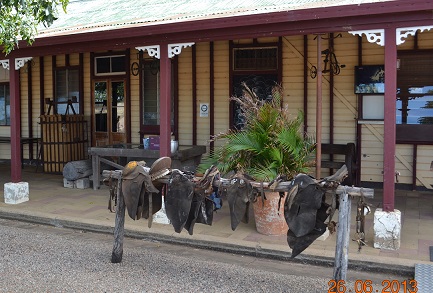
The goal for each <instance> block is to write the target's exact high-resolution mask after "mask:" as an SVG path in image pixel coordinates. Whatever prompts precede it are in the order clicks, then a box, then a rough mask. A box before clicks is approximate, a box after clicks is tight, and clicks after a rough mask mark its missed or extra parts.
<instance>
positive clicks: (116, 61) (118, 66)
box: [111, 56, 126, 72]
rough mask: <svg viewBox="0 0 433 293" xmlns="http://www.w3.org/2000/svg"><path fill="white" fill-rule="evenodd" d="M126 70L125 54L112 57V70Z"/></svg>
mask: <svg viewBox="0 0 433 293" xmlns="http://www.w3.org/2000/svg"><path fill="white" fill-rule="evenodd" d="M125 71H126V70H125V56H116V57H111V72H125Z"/></svg>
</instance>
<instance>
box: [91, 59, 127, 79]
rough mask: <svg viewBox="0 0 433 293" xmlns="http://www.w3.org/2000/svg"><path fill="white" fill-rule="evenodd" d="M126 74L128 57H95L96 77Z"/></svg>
mask: <svg viewBox="0 0 433 293" xmlns="http://www.w3.org/2000/svg"><path fill="white" fill-rule="evenodd" d="M121 74H126V56H125V55H112V56H99V57H95V75H96V76H104V75H121Z"/></svg>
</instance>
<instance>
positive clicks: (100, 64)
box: [96, 57, 110, 73]
mask: <svg viewBox="0 0 433 293" xmlns="http://www.w3.org/2000/svg"><path fill="white" fill-rule="evenodd" d="M96 73H110V58H108V57H97V58H96Z"/></svg>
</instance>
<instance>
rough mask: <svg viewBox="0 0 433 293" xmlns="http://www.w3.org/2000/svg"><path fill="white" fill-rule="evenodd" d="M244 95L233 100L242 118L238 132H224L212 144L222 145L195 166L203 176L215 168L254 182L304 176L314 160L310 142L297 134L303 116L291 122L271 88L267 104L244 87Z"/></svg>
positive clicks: (280, 93) (277, 89) (279, 91)
mask: <svg viewBox="0 0 433 293" xmlns="http://www.w3.org/2000/svg"><path fill="white" fill-rule="evenodd" d="M244 87H245V90H244V95H243V96H242V97H234V98H232V100H235V101H236V102H237V103H238V104H239V105H240V108H241V109H242V111H243V114H244V117H245V118H246V123H245V127H244V128H243V129H242V130H240V131H233V130H228V131H227V132H226V133H223V134H220V135H218V136H216V137H215V138H214V140H219V141H223V142H224V143H223V144H222V145H221V146H220V147H217V148H216V149H215V151H214V153H212V155H210V156H208V157H206V158H204V160H203V161H202V164H201V165H200V166H199V171H201V172H203V171H204V170H206V169H207V168H209V167H210V165H216V166H217V167H218V169H219V170H220V171H221V172H222V173H227V172H230V171H235V172H237V171H239V172H243V173H246V174H248V175H250V176H252V177H253V178H254V179H256V180H261V181H270V180H272V179H274V178H276V177H277V176H278V175H286V176H287V177H288V178H291V177H293V176H295V175H296V174H297V173H301V172H302V173H306V172H307V171H308V167H309V166H310V165H312V160H313V159H314V158H313V156H312V154H313V153H314V150H315V143H314V140H313V139H312V138H310V137H308V136H304V134H303V133H302V132H301V131H300V129H301V126H302V123H303V114H302V112H298V115H297V117H295V118H291V116H290V115H289V113H288V109H287V108H282V107H281V98H282V96H283V90H282V88H281V86H278V85H277V86H275V88H274V90H273V100H272V101H271V102H264V101H260V100H259V99H258V98H257V96H256V95H255V94H254V92H253V91H251V90H250V89H248V88H247V87H246V86H245V85H244Z"/></svg>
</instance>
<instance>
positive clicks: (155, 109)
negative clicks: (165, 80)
mask: <svg viewBox="0 0 433 293" xmlns="http://www.w3.org/2000/svg"><path fill="white" fill-rule="evenodd" d="M143 125H159V73H157V74H152V72H151V70H150V67H145V70H144V71H143Z"/></svg>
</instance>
